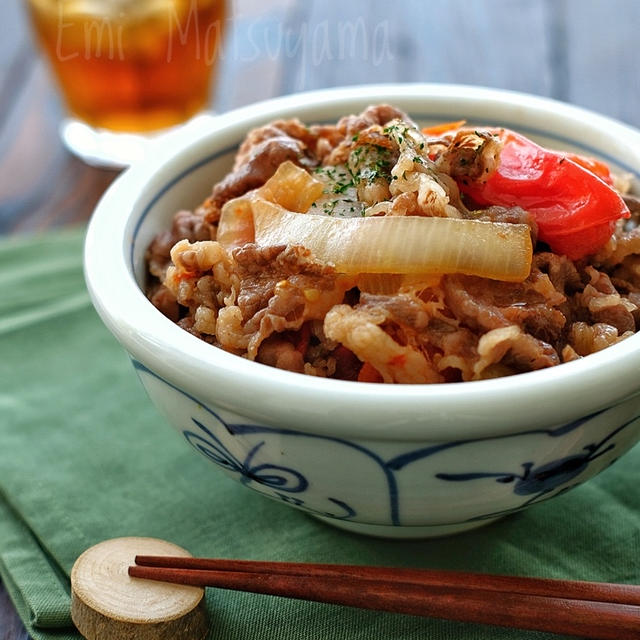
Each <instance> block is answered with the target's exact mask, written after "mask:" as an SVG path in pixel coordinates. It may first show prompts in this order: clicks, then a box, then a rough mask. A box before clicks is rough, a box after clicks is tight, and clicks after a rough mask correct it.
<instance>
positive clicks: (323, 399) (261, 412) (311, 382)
mask: <svg viewBox="0 0 640 640" xmlns="http://www.w3.org/2000/svg"><path fill="white" fill-rule="evenodd" d="M425 100H427V101H430V104H440V103H441V104H442V105H445V104H447V103H451V102H452V101H454V102H456V104H460V105H461V106H462V107H461V108H464V107H465V106H466V107H467V108H470V107H471V106H472V105H476V106H477V105H484V106H485V107H486V106H492V107H494V108H495V109H496V110H498V111H500V110H502V113H506V112H508V113H512V114H514V116H513V117H519V118H523V117H524V112H525V111H526V112H528V113H530V114H532V115H533V116H535V118H534V120H536V121H540V122H545V121H546V120H550V121H553V122H555V126H556V127H557V128H558V130H559V131H561V130H562V127H563V126H565V125H569V124H570V125H575V126H578V125H579V126H581V127H584V128H585V130H586V129H588V128H589V127H590V128H591V131H599V132H603V131H604V132H606V135H607V136H608V137H609V138H610V139H611V140H612V141H614V140H615V141H616V143H617V144H618V145H622V146H623V147H624V149H625V150H626V151H627V152H628V153H629V155H630V156H631V158H632V159H633V168H634V169H635V173H636V175H639V174H640V131H637V130H635V129H633V128H632V127H630V126H628V125H625V124H623V123H621V122H619V121H616V120H613V119H611V118H608V117H606V116H602V115H599V114H596V113H593V112H591V111H588V110H586V109H583V108H580V107H576V106H573V105H568V104H565V103H561V102H558V101H555V100H552V99H550V98H544V97H539V96H532V95H528V94H524V93H519V92H513V91H506V90H502V89H490V88H485V87H474V86H466V85H449V84H401V85H398V84H383V85H363V86H355V87H336V88H331V89H323V90H318V91H312V92H304V93H298V94H293V95H289V96H284V97H279V98H274V99H270V100H266V101H263V102H259V103H255V104H252V105H249V106H245V107H241V108H239V109H236V110H233V111H230V112H227V113H225V114H222V115H220V116H216V117H215V118H214V119H212V120H211V121H210V122H209V123H208V125H207V128H206V131H203V128H202V127H201V126H200V127H197V128H192V129H190V128H189V127H188V126H187V127H185V128H183V129H182V130H180V131H177V132H175V133H172V134H169V135H167V136H165V137H164V138H162V139H159V140H158V141H156V142H155V143H154V144H153V146H152V147H150V148H151V153H150V154H149V156H148V157H147V158H146V159H145V161H144V162H141V163H138V164H137V165H134V166H133V167H131V168H130V169H128V170H127V171H126V172H124V173H123V174H122V175H121V176H120V177H119V178H117V179H116V181H114V183H113V184H112V185H111V186H110V188H109V189H108V190H107V191H106V193H105V194H104V196H103V197H102V199H101V200H100V202H99V203H98V205H97V207H96V209H95V211H94V213H93V216H92V218H91V220H90V223H89V226H88V229H87V233H86V238H85V247H84V270H85V279H86V282H87V287H88V289H89V293H90V296H91V299H92V301H93V304H94V306H95V308H96V310H97V311H98V313H99V315H100V316H101V318H102V320H103V322H104V323H105V324H106V326H107V327H108V328H109V329H110V330H111V332H112V333H113V334H114V335H115V337H116V338H117V339H118V340H119V341H120V342H121V343H122V345H123V346H124V347H125V349H126V350H127V351H129V353H130V354H131V356H132V357H133V358H134V359H136V360H139V361H140V362H141V363H142V364H143V365H144V366H146V367H148V368H149V369H150V370H152V371H154V372H155V373H156V374H158V375H159V376H160V377H162V378H164V379H165V380H166V381H167V382H169V383H170V384H172V385H174V386H176V387H177V388H179V389H183V390H187V391H188V394H189V395H192V396H194V397H195V398H198V399H199V400H201V401H202V402H205V403H207V404H214V405H215V406H217V407H219V408H220V409H223V410H225V411H230V412H233V413H235V414H239V415H240V416H246V417H249V418H251V419H252V420H255V421H257V422H262V423H266V424H277V425H279V426H284V427H288V428H295V429H297V430H299V431H304V432H308V431H312V432H314V433H320V434H326V435H333V436H337V437H340V436H342V437H347V436H348V437H360V438H377V439H384V440H431V441H433V440H442V439H447V440H460V439H467V438H472V439H478V438H491V437H497V436H503V435H510V434H516V433H522V432H524V431H528V430H531V429H532V425H535V427H536V428H537V429H540V428H548V427H549V426H552V425H558V424H561V423H563V422H568V421H572V420H576V419H582V418H583V417H585V416H588V415H591V414H593V413H596V412H598V411H601V410H603V409H605V408H606V407H608V406H612V405H613V404H616V403H618V402H621V401H623V400H625V399H626V398H628V397H630V396H632V395H635V394H636V393H638V392H639V391H640V384H639V383H638V382H637V380H639V379H640V378H639V377H638V375H639V374H640V333H639V334H636V335H634V336H632V337H630V338H628V339H627V340H625V341H623V342H621V343H619V344H617V345H613V346H611V347H608V348H607V349H604V350H603V351H600V352H598V353H595V354H591V355H590V356H589V357H587V358H584V359H582V360H579V361H576V362H569V363H564V364H562V365H559V366H556V367H551V368H549V369H544V370H539V371H533V372H528V373H521V374H517V375H514V376H510V377H506V378H498V379H494V380H483V381H473V382H465V383H442V384H434V385H425V384H419V385H407V384H400V385H382V384H373V383H363V382H351V381H344V380H332V379H318V378H315V377H312V376H307V375H304V374H299V373H293V372H289V371H284V370H280V369H276V368H273V367H268V366H266V365H262V364H260V363H256V362H250V361H248V360H246V359H244V358H241V357H239V356H236V355H233V354H230V353H227V352H225V351H223V350H222V349H218V348H215V347H209V346H208V345H204V344H203V343H202V341H201V340H199V339H198V338H195V337H194V336H192V335H190V334H189V333H187V332H186V331H184V330H183V329H181V328H180V327H178V326H177V325H175V324H174V323H173V322H171V321H170V320H169V319H167V318H165V317H164V316H163V315H162V314H161V313H160V312H159V311H158V310H157V309H155V307H153V305H152V304H151V303H150V302H149V301H148V300H147V298H146V297H145V295H144V293H143V292H142V290H141V289H140V287H139V286H138V284H137V282H136V281H135V279H134V276H133V273H132V272H131V269H130V268H129V266H128V264H127V258H128V256H129V254H130V252H131V250H132V246H131V242H132V237H133V236H132V235H131V234H132V233H133V231H132V224H133V223H134V222H135V220H134V217H135V215H136V212H139V211H140V210H141V209H142V208H143V207H144V206H145V203H147V202H148V199H149V193H148V192H149V191H150V190H151V185H152V184H154V183H155V182H157V181H158V180H160V178H164V179H166V178H168V177H171V176H175V174H176V172H177V171H178V170H179V168H180V166H181V165H182V164H184V163H185V162H186V161H187V159H188V158H189V157H190V156H193V155H194V152H195V153H202V152H203V150H204V149H205V148H206V147H207V146H208V145H209V146H210V145H213V146H214V147H215V145H216V144H218V145H220V146H221V145H222V142H220V140H227V139H231V138H233V137H234V136H236V139H241V138H237V136H238V133H239V132H242V137H243V135H244V133H246V131H248V129H249V128H251V127H253V126H257V125H258V124H262V123H266V122H268V121H271V120H273V119H275V118H276V117H278V116H280V115H282V114H285V115H288V114H290V113H294V112H295V113H300V114H301V116H300V117H301V119H302V120H303V121H304V120H305V117H304V115H305V114H306V113H311V112H313V111H318V110H320V109H323V108H324V109H331V110H336V113H341V114H342V115H344V114H346V113H348V112H347V111H338V110H339V109H342V108H343V107H345V108H346V106H347V105H353V104H356V103H362V104H364V105H365V106H366V104H370V103H373V102H389V103H392V104H393V103H401V104H400V106H402V103H408V102H412V101H413V102H418V101H425ZM503 119H504V116H503ZM634 149H635V150H637V151H634ZM625 158H626V156H625ZM505 394H508V395H510V396H511V398H512V402H511V403H509V404H508V405H507V403H504V402H502V403H501V402H500V400H501V399H502V397H503V396H504V395H505ZM292 398H293V399H292ZM287 400H289V402H287ZM576 404H578V405H579V409H576ZM292 406H295V409H293V408H289V407H292Z"/></svg>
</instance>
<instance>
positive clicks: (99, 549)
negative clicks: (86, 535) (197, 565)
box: [71, 537, 209, 640]
mask: <svg viewBox="0 0 640 640" xmlns="http://www.w3.org/2000/svg"><path fill="white" fill-rule="evenodd" d="M141 553H145V554H153V555H161V556H167V555H170V556H181V557H190V556H191V554H189V553H188V552H187V551H185V550H184V549H182V548H180V547H178V546H176V545H174V544H171V543H170V542H165V541H164V540H158V539H156V538H134V537H131V538H116V539H113V540H105V541H104V542H101V543H99V544H97V545H95V546H93V547H91V548H89V549H87V550H86V551H85V552H84V553H83V554H82V555H81V556H80V557H79V558H78V559H77V560H76V562H75V564H74V565H73V569H72V570H71V618H72V620H73V622H74V624H75V625H76V627H77V628H78V631H79V632H80V633H81V634H82V635H83V636H84V637H85V638H87V639H88V640H114V639H115V638H117V639H118V640H134V639H135V640H165V639H166V640H200V639H201V638H204V637H205V635H206V634H207V631H208V628H209V625H208V621H207V613H206V609H205V605H204V589H202V588H200V587H189V586H184V585H175V584H168V583H163V582H151V581H149V580H139V579H136V578H131V577H129V574H128V572H127V570H128V567H129V565H131V564H133V561H134V558H135V556H136V555H139V554H141Z"/></svg>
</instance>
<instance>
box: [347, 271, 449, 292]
mask: <svg viewBox="0 0 640 640" xmlns="http://www.w3.org/2000/svg"><path fill="white" fill-rule="evenodd" d="M441 277H442V274H436V273H433V274H428V273H415V274H414V273H404V274H403V273H359V274H358V277H357V278H356V286H357V287H358V289H360V291H365V292H366V293H373V294H377V295H393V294H396V293H398V292H400V291H409V290H412V291H420V290H422V289H428V288H431V287H437V286H438V285H439V284H440V279H441Z"/></svg>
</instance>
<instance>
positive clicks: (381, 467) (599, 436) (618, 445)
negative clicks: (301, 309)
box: [85, 85, 640, 538]
mask: <svg viewBox="0 0 640 640" xmlns="http://www.w3.org/2000/svg"><path fill="white" fill-rule="evenodd" d="M378 102H388V103H392V104H394V105H397V106H399V107H400V108H402V109H404V110H406V111H407V112H408V113H409V114H410V115H411V116H413V118H414V119H415V120H416V121H418V122H419V123H420V124H429V123H437V122H443V121H453V120H460V119H466V120H467V121H468V122H469V123H470V124H476V123H477V124H489V125H504V126H507V127H510V128H512V129H516V130H519V131H521V132H523V133H525V134H526V135H529V136H530V137H532V138H534V139H535V140H537V141H539V142H541V143H543V144H546V145H548V146H551V147H557V148H563V149H569V150H575V151H579V152H582V153H587V154H589V155H593V156H598V157H600V158H603V159H604V160H606V161H607V162H608V163H610V164H611V165H612V166H613V168H614V169H616V170H618V171H624V172H628V173H630V174H632V176H633V177H634V181H635V187H636V188H638V178H639V176H640V133H639V132H637V131H635V130H633V129H631V128H629V127H627V126H625V125H623V124H621V123H619V122H615V121H613V120H610V119H608V118H605V117H602V116H600V115H597V114H594V113H590V112H587V111H585V110H583V109H579V108H576V107H573V106H569V105H566V104H561V103H558V102H555V101H551V100H548V99H542V98H538V97H533V96H527V95H523V94H516V93H511V92H505V91H497V90H489V89H481V88H473V87H461V86H447V85H399V86H396V85H385V86H367V87H354V88H347V89H344V88H341V89H332V90H326V91H319V92H313V93H307V94H299V95H293V96H288V97H284V98H279V99H275V100H271V101H268V102H263V103H260V104H254V105H252V106H249V107H246V108H242V109H239V110H236V111H233V112H230V113H227V114H224V115H222V116H219V117H217V118H215V119H213V120H212V121H211V122H210V123H209V124H208V125H207V126H206V127H198V128H195V129H193V128H192V129H189V128H188V127H187V128H185V129H183V130H181V131H180V132H178V133H176V134H174V135H172V136H171V137H170V138H169V139H167V140H163V141H160V142H158V143H157V146H155V147H154V148H153V152H152V153H151V154H150V155H149V157H148V158H147V159H146V161H145V162H143V163H141V164H139V165H137V166H135V167H133V168H131V169H130V170H129V171H127V172H126V173H125V174H123V176H122V177H121V178H119V179H118V180H117V181H116V182H115V183H114V184H113V186H112V187H111V188H110V189H109V190H108V192H107V193H106V194H105V196H104V198H103V199H102V201H101V202H100V203H99V205H98V207H97V209H96V211H95V213H94V216H93V218H92V220H91V223H90V225H89V229H88V233H87V238H86V246H85V270H86V279H87V283H88V287H89V290H90V293H91V296H92V299H93V302H94V305H95V307H96V309H97V310H98V312H99V314H100V316H101V317H102V319H103V321H104V322H105V324H106V325H107V327H108V328H109V329H110V330H111V331H112V332H113V334H114V335H115V336H116V338H117V339H118V340H119V341H120V343H121V344H122V346H123V347H124V348H125V349H126V350H127V352H128V353H129V355H130V357H131V359H132V361H133V365H134V367H135V369H136V371H137V372H138V375H139V377H140V379H141V381H142V383H143V385H144V386H145V388H146V390H147V391H148V394H149V396H150V398H151V400H152V401H153V403H154V404H155V405H156V406H157V408H158V409H159V410H160V411H161V412H162V413H163V414H164V415H165V416H166V417H167V419H168V421H169V422H170V423H171V424H172V425H173V426H174V427H175V428H176V429H177V430H178V432H179V433H181V434H182V435H183V436H184V439H185V441H186V443H185V446H186V445H187V444H188V445H189V446H191V447H192V448H193V450H194V455H203V456H206V457H207V458H208V459H209V460H210V461H211V462H212V463H213V465H214V466H215V467H218V469H220V470H221V471H223V472H224V473H226V474H227V475H229V476H231V477H232V478H234V479H236V480H238V481H239V482H241V483H242V484H243V485H244V486H246V487H247V488H249V489H253V490H255V491H258V492H260V493H261V494H263V495H265V496H267V497H269V498H272V499H274V500H277V501H280V502H283V503H286V504H288V505H290V506H291V507H294V508H296V509H301V510H303V511H306V512H307V513H309V514H313V515H314V516H317V517H318V518H321V519H322V520H325V521H327V522H330V523H331V524H333V525H336V526H338V527H343V528H345V529H350V530H352V531H355V532H361V533H367V534H373V535H379V536H388V537H398V538H400V537H426V536H435V535H444V534H450V533H455V532H458V531H463V530H466V529H471V528H473V527H477V526H480V525H482V524H484V523H487V522H491V521H492V520H494V519H496V518H499V517H501V516H504V515H506V514H509V513H512V512H515V511H518V510H521V509H524V508H525V507H529V506H531V505H534V504H536V503H538V502H541V501H542V500H547V499H549V498H552V497H553V496H556V495H558V494H560V493H564V492H565V491H567V490H568V489H570V488H572V487H575V486H576V485H578V484H580V483H582V482H584V481H586V480H588V479H589V478H591V477H593V476H594V475H595V474H597V473H599V472H600V471H601V470H603V469H605V468H606V467H607V466H608V465H610V464H611V463H612V462H613V461H614V460H616V459H617V458H618V457H619V456H620V455H622V454H623V453H624V452H625V451H626V450H628V449H629V448H630V447H631V446H633V445H634V444H635V443H636V441H637V440H638V438H639V436H640V420H639V419H638V418H639V416H640V375H639V374H640V334H639V335H636V336H633V337H631V338H630V339H627V340H625V341H624V342H622V343H619V344H617V345H615V346H612V347H609V348H607V349H605V350H603V351H600V352H598V353H596V354H593V355H590V356H588V357H586V358H584V359H581V360H579V361H575V362H570V363H567V364H562V365H560V366H557V367H553V368H551V369H546V370H540V371H535V372H531V373H525V374H520V375H515V376H511V377H508V378H501V379H494V380H485V381H478V382H465V383H456V384H439V385H379V384H372V383H359V382H348V381H340V380H325V379H317V378H314V377H310V376H304V375H301V374H298V373H291V372H288V371H283V370H279V369H274V368H271V367H267V366H265V365H262V364H258V363H256V362H250V361H248V360H246V359H243V358H240V357H238V356H235V355H232V354H229V353H226V352H225V351H223V350H221V349H218V348H215V347H212V346H210V345H207V344H205V343H203V342H202V341H200V340H198V339H197V338H195V337H193V336H192V335H190V334H189V333H187V332H185V331H183V330H182V329H180V328H179V327H178V326H177V325H175V324H173V323H172V322H171V321H170V320H168V319H167V318H165V317H164V316H163V315H162V314H161V313H160V312H159V311H158V310H156V309H155V308H154V307H153V306H152V305H151V303H150V302H149V301H148V300H147V299H146V298H145V296H144V293H143V291H142V287H143V284H144V271H145V269H144V254H145V249H146V247H147V246H148V244H149V242H150V240H151V238H152V237H153V236H154V235H155V234H156V233H157V232H158V231H160V230H162V229H165V228H167V227H168V226H169V224H170V219H171V217H172V215H173V213H174V212H175V211H176V210H178V209H181V208H189V207H194V206H196V205H197V204H198V203H200V202H201V201H202V200H203V199H204V198H205V197H206V196H207V195H208V194H209V192H210V189H211V186H212V185H213V183H215V182H216V181H217V180H219V179H220V178H221V177H222V176H223V175H224V174H225V173H226V172H227V171H228V170H229V168H230V166H231V164H232V160H233V156H234V152H235V150H236V148H237V146H238V144H239V143H240V142H241V141H242V139H243V138H244V136H245V134H246V133H247V131H248V130H249V129H251V128H252V127H256V126H258V125H262V124H264V123H267V122H270V121H272V120H274V119H276V118H288V117H294V116H296V117H299V118H300V119H302V120H303V121H305V122H307V123H313V122H335V121H336V120H337V119H338V118H339V117H340V116H342V115H345V114H349V113H357V112H359V111H360V110H361V109H363V108H365V107H366V106H368V105H369V104H373V103H378ZM212 476H213V474H212ZM211 480H212V482H214V481H215V478H213V477H212V479H211ZM239 508H241V506H239Z"/></svg>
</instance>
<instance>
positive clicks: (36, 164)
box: [0, 0, 640, 640]
mask: <svg viewBox="0 0 640 640" xmlns="http://www.w3.org/2000/svg"><path fill="white" fill-rule="evenodd" d="M52 1H56V0H52ZM57 1H61V0H57ZM23 4H24V0H1V1H0V233H4V234H8V233H25V232H33V231H42V230H46V229H50V228H54V227H61V226H64V225H69V224H74V223H83V222H85V221H86V220H87V219H88V218H89V216H90V214H91V211H92V209H93V206H94V204H95V203H96V202H97V200H98V199H99V198H100V195H101V194H102V193H103V191H104V190H105V188H106V187H107V186H108V185H109V184H110V183H111V181H112V180H113V179H114V178H115V177H116V176H117V173H116V172H114V171H107V170H100V169H95V168H92V167H89V166H86V165H84V164H83V163H82V162H81V161H79V160H77V159H75V158H74V157H72V156H71V155H69V154H68V153H67V152H66V151H65V149H64V147H63V146H62V144H61V142H60V140H59V138H58V133H57V128H58V124H59V122H60V119H61V117H62V116H63V113H64V107H63V105H62V104H61V101H60V98H59V97H58V94H57V92H56V89H55V86H54V84H53V82H52V79H51V77H50V75H49V72H48V69H47V66H46V64H44V63H43V61H42V59H41V57H40V56H39V54H38V52H37V50H36V49H35V47H34V46H33V41H32V38H31V34H30V31H29V28H28V25H27V21H26V17H25V13H24V6H23ZM228 27H229V28H228V32H227V39H226V44H225V48H224V52H223V60H222V66H221V69H220V76H219V81H218V86H217V88H216V90H215V92H214V93H212V97H211V105H212V107H213V108H214V109H216V110H217V111H220V112H222V111H226V110H228V109H232V108H234V107H237V106H241V105H244V104H248V103H250V102H254V101H256V100H261V99H265V98H269V97H273V96H277V95H281V94H288V93H293V92H297V91H304V90H309V89H318V88H323V87H331V86H338V85H353V84H363V83H371V82H412V81H422V82H447V83H463V84H472V85H485V86H490V87H500V88H506V89H512V90H517V91H525V92H528V93H533V94H538V95H542V96H550V97H553V98H556V99H559V100H563V101H566V102H571V103H574V104H578V105H581V106H584V107H588V108H590V109H593V110H596V111H599V112H601V113H603V114H606V115H609V116H612V117H614V118H618V119H620V120H622V121H624V122H626V123H629V124H632V125H635V126H637V127H640V108H639V105H640V82H639V81H638V73H639V72H638V59H639V49H638V42H639V40H638V34H639V33H640V2H638V0H403V2H398V1H396V2H389V1H385V0H348V1H345V0H322V1H320V0H269V1H266V0H234V2H233V6H232V18H231V19H230V20H229V22H228ZM0 473H1V470H0ZM0 551H1V550H0ZM18 639H20V640H26V639H28V635H27V633H26V631H25V630H24V628H23V627H22V625H21V623H20V622H19V620H18V618H17V615H16V614H15V610H14V609H13V606H12V605H11V602H10V600H9V599H8V597H7V594H6V592H5V591H4V590H3V589H2V587H1V585H0V640H18Z"/></svg>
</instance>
